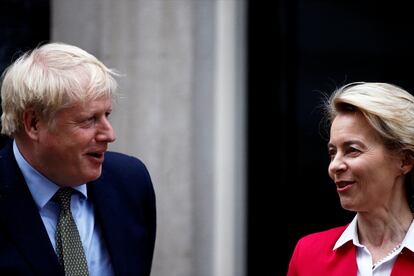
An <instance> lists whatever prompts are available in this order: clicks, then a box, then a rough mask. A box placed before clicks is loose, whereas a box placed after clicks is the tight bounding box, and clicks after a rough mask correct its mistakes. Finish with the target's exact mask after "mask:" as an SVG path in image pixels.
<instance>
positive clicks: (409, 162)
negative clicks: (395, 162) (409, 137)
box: [401, 150, 414, 174]
mask: <svg viewBox="0 0 414 276" xmlns="http://www.w3.org/2000/svg"><path fill="white" fill-rule="evenodd" d="M401 161H402V162H401V170H402V173H403V174H407V173H409V172H410V171H411V170H412V169H413V164H414V156H413V154H412V153H411V152H410V151H408V150H405V151H403V152H402V160H401Z"/></svg>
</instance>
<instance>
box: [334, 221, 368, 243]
mask: <svg viewBox="0 0 414 276" xmlns="http://www.w3.org/2000/svg"><path fill="white" fill-rule="evenodd" d="M349 241H352V242H353V244H354V245H356V246H361V244H360V243H359V239H358V232H357V216H355V217H354V219H353V220H352V222H351V223H350V224H349V225H348V227H347V228H346V229H345V231H344V232H343V233H342V235H341V236H340V237H339V239H338V240H337V241H336V243H335V246H334V248H333V250H336V249H338V248H339V247H341V246H342V245H344V244H346V243H347V242H349Z"/></svg>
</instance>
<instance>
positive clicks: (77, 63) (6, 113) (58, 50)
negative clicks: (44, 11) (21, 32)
mask: <svg viewBox="0 0 414 276" xmlns="http://www.w3.org/2000/svg"><path fill="white" fill-rule="evenodd" d="M116 75H117V74H116V73H115V72H114V71H113V70H111V69H108V68H107V67H106V66H105V65H104V64H103V63H102V62H100V61H99V60H98V59H97V58H96V57H94V56H93V55H91V54H89V53H88V52H86V51H84V50H82V49H80V48H78V47H76V46H72V45H68V44H64V43H49V44H45V45H42V46H40V47H38V48H36V49H34V50H32V51H29V52H26V53H24V54H23V55H22V56H21V57H20V58H18V59H17V60H16V61H15V62H14V63H13V64H12V65H10V66H9V67H8V68H7V69H6V70H5V71H4V73H3V75H2V86H1V100H2V102H1V106H2V110H3V114H2V116H1V123H2V129H1V133H2V134H6V135H8V136H14V135H15V134H16V133H17V132H19V131H20V130H21V129H22V115H23V112H24V111H25V110H27V109H28V108H33V109H34V110H36V111H37V112H39V113H40V114H41V115H42V116H43V117H44V118H45V119H46V120H47V121H48V122H49V123H52V122H53V118H54V115H55V114H56V112H58V111H59V110H62V109H64V108H67V107H70V106H72V105H73V104H76V103H82V102H85V101H88V100H93V99H97V98H100V97H111V98H112V97H113V96H114V95H115V92H116V88H117V82H116V80H115V79H114V76H116Z"/></svg>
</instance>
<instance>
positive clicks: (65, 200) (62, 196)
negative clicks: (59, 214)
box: [56, 187, 73, 211]
mask: <svg viewBox="0 0 414 276" xmlns="http://www.w3.org/2000/svg"><path fill="white" fill-rule="evenodd" d="M72 192H73V189H72V188H67V187H65V188H60V189H59V190H58V191H57V193H56V198H57V200H58V202H59V204H60V207H61V208H62V210H64V211H70V199H71V196H72Z"/></svg>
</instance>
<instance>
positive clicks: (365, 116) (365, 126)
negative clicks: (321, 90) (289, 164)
mask: <svg viewBox="0 0 414 276" xmlns="http://www.w3.org/2000/svg"><path fill="white" fill-rule="evenodd" d="M326 111H327V119H328V121H329V123H330V139H329V143H328V152H329V156H330V164H329V168H328V173H329V176H330V177H331V179H332V180H333V182H334V184H335V185H336V189H337V193H338V195H339V199H340V203H341V206H342V207H343V208H344V209H346V210H349V211H354V212H356V216H355V217H354V219H353V220H352V222H350V223H349V224H348V225H345V226H342V227H337V228H334V229H330V230H327V231H324V232H319V233H314V234H311V235H308V236H306V237H303V238H302V239H300V240H299V242H298V243H297V245H296V248H295V250H294V253H293V255H292V258H291V261H290V264H289V270H288V275H289V276H294V275H298V276H303V275H335V276H337V275H347V276H348V275H374V276H375V275H377V276H378V275H393V276H399V275H414V226H413V223H412V222H413V213H412V210H411V208H410V201H411V199H410V198H411V194H412V185H413V183H412V177H411V175H412V170H413V164H414V97H413V96H412V95H411V94H410V93H408V92H407V91H405V90H404V89H402V88H400V87H398V86H395V85H392V84H388V83H367V82H357V83H350V84H347V85H345V86H343V87H341V88H339V89H337V90H336V91H335V92H334V93H333V94H332V96H331V97H330V98H329V100H328V102H327V104H326Z"/></svg>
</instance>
